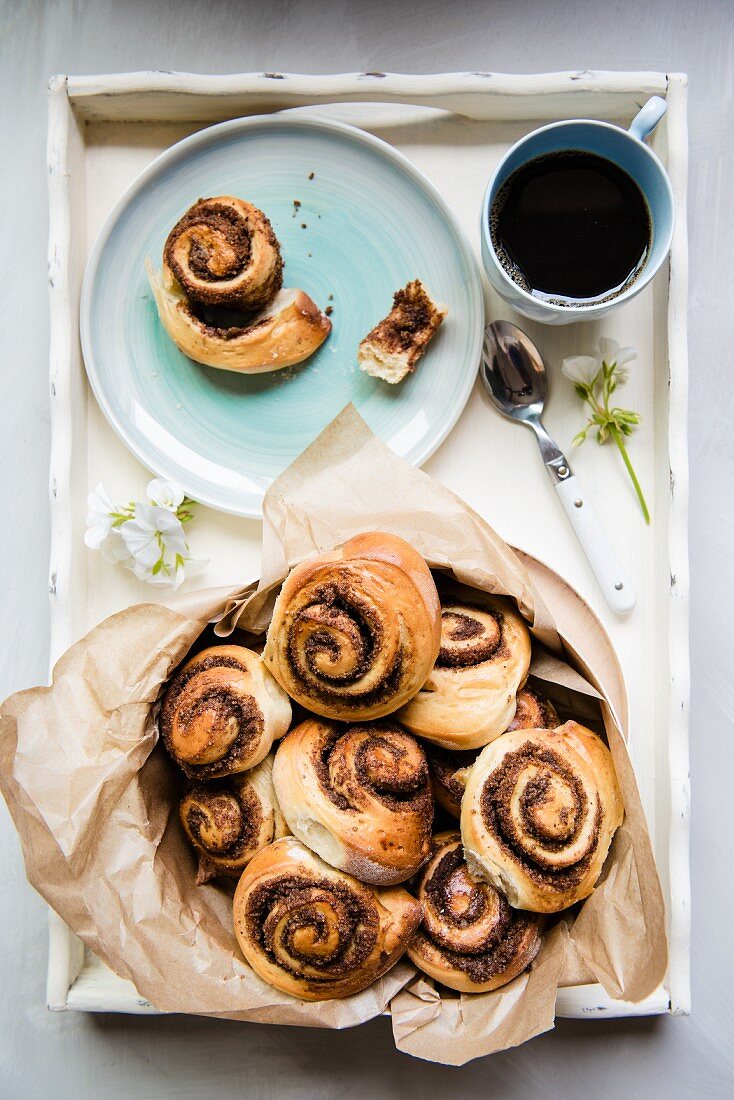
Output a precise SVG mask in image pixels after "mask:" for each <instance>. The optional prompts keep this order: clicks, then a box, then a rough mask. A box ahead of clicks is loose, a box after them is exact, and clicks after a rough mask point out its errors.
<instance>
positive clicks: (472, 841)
mask: <svg viewBox="0 0 734 1100" xmlns="http://www.w3.org/2000/svg"><path fill="white" fill-rule="evenodd" d="M623 817H624V808H623V805H622V797H621V795H620V792H619V787H618V785H617V779H616V775H615V772H614V764H613V762H612V756H611V753H610V752H609V749H608V748H607V747H606V745H605V744H604V742H603V741H602V740H601V738H600V737H597V735H596V734H595V733H592V731H591V730H588V729H586V728H585V727H584V726H580V725H579V724H578V723H577V722H566V723H564V725H562V726H559V727H558V728H557V729H555V730H515V731H513V732H512V733H506V734H505V735H504V737H500V738H498V739H497V740H496V741H493V742H492V744H491V745H487V747H486V748H485V749H484V751H483V752H482V753H481V754H480V756H479V758H478V760H477V762H476V764H475V765H474V767H473V768H472V769H471V772H470V774H469V778H468V781H467V785H466V792H465V794H464V798H463V800H462V803H461V836H462V840H463V843H464V852H465V855H466V861H467V863H468V865H469V867H470V869H471V871H472V873H473V874H476V875H478V876H479V877H481V878H483V879H486V880H487V881H488V882H491V883H492V884H493V885H494V886H496V887H497V889H498V890H500V891H501V892H502V893H504V894H505V895H506V896H507V899H508V901H509V902H510V904H511V905H512V906H514V907H515V908H517V909H530V910H532V911H533V912H536V913H556V912H558V911H559V910H561V909H566V908H567V907H568V906H569V905H573V904H574V903H575V902H577V901H581V900H582V899H583V898H585V897H588V895H589V894H590V893H591V892H592V890H593V889H594V886H595V884H596V881H597V879H598V878H599V875H600V873H601V869H602V866H603V864H604V860H605V859H606V856H607V852H608V851H609V845H610V844H611V842H612V837H613V836H614V833H615V830H616V829H617V828H618V826H619V825H621V823H622V818H623Z"/></svg>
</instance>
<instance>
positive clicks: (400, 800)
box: [273, 719, 433, 885]
mask: <svg viewBox="0 0 734 1100" xmlns="http://www.w3.org/2000/svg"><path fill="white" fill-rule="evenodd" d="M273 782H274V784H275V790H276V793H277V795H278V799H279V801H280V804H281V806H282V807H283V813H284V814H285V817H286V820H287V822H288V826H289V828H290V830H291V832H292V833H293V834H294V835H295V836H297V837H298V838H299V839H300V840H302V841H303V843H304V844H307V845H308V846H309V848H312V849H313V850H314V851H315V852H317V853H318V855H320V856H321V858H322V859H324V860H326V862H327V863H330V864H331V865H332V866H333V867H337V868H339V869H340V870H343V871H347V872H349V873H350V874H353V875H356V876H357V877H358V878H360V879H361V880H362V881H363V882H370V883H376V884H379V885H390V884H392V883H396V882H403V881H404V880H405V879H407V878H410V876H411V875H413V874H414V873H415V872H416V871H417V869H418V868H419V867H420V865H421V864H422V863H423V862H424V860H425V859H426V858H427V856H428V854H429V852H430V838H431V824H432V821H433V798H432V797H431V789H430V784H429V778H428V765H427V763H426V758H425V754H424V752H423V749H422V748H421V747H420V745H419V744H418V742H417V741H416V740H415V738H413V737H411V736H410V734H407V733H405V732H404V731H403V730H401V729H400V726H398V725H396V724H395V723H393V722H384V721H383V722H373V723H368V724H365V725H353V726H339V725H337V724H336V723H334V722H326V721H323V720H317V719H310V720H308V721H306V722H302V723H301V725H299V726H296V728H295V729H293V730H291V732H290V733H289V735H288V737H287V738H286V739H285V740H284V741H283V743H282V744H281V745H280V746H279V748H278V751H277V753H276V757H275V764H274V767H273Z"/></svg>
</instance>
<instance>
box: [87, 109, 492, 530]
mask: <svg viewBox="0 0 734 1100" xmlns="http://www.w3.org/2000/svg"><path fill="white" fill-rule="evenodd" d="M301 110H302V111H303V113H298V114H296V112H295V111H287V112H276V113H273V114H263V113H260V114H257V115H242V116H240V117H238V118H233V119H227V120H226V121H224V122H218V123H214V124H213V125H211V126H204V127H202V128H201V129H199V130H196V131H195V132H194V133H193V134H189V135H188V136H187V137H184V138H181V140H180V141H177V142H174V144H173V145H170V146H169V147H168V148H167V149H164V150H163V151H162V152H160V153H159V154H158V155H157V156H156V157H154V158H153V160H152V161H151V162H150V163H149V164H147V165H146V166H145V168H143V169H142V171H140V172H139V173H138V174H137V175H136V176H135V178H134V179H133V180H131V182H130V183H129V184H128V186H127V187H126V188H125V190H124V191H123V193H122V194H121V195H120V197H119V199H118V200H117V202H115V204H114V206H113V207H112V209H111V210H110V211H109V213H108V214H107V216H106V218H105V219H104V222H103V223H102V226H101V228H100V230H99V232H98V234H97V237H96V239H95V241H94V244H93V246H92V248H91V250H90V252H89V255H88V257H87V261H86V264H85V267H84V277H83V281H82V290H81V296H80V302H79V336H80V343H81V350H82V360H83V363H84V370H85V374H86V377H87V380H88V382H89V385H90V387H91V390H92V393H93V394H94V398H95V400H96V402H97V404H98V406H99V408H100V410H101V411H102V413H103V415H104V417H105V419H106V421H107V423H108V424H109V425H110V427H111V428H112V429H113V431H114V432H115V433H116V435H117V436H118V438H119V439H120V440H121V441H122V443H123V444H124V446H125V447H126V448H127V450H128V451H129V452H130V453H131V454H132V455H133V457H134V458H135V459H136V460H137V461H138V462H140V463H141V465H142V466H144V467H145V469H146V470H149V471H151V472H152V473H153V474H156V475H157V476H162V477H168V478H169V479H171V480H174V481H177V482H180V481H181V479H180V477H173V478H172V477H171V474H170V471H167V470H166V468H165V466H164V465H161V466H158V465H157V464H156V465H153V464H152V463H151V462H150V460H149V457H147V456H144V455H143V454H142V453H141V449H140V448H138V447H136V446H134V445H133V443H132V442H131V438H130V435H129V434H128V431H127V426H126V424H125V422H124V421H123V420H122V419H121V418H118V417H117V416H115V415H114V414H113V412H112V410H111V408H110V406H109V403H108V401H107V400H106V398H105V395H104V392H103V387H102V385H101V382H100V377H99V372H98V369H97V366H96V363H95V359H94V355H93V352H92V343H93V341H92V336H91V323H92V318H91V312H92V310H91V307H92V297H93V293H94V286H95V282H96V277H97V272H98V269H99V265H100V262H101V260H102V257H103V255H104V251H105V248H106V245H107V242H108V241H109V239H110V236H111V235H112V232H113V230H114V229H115V227H116V225H117V223H118V221H119V220H120V218H121V217H122V215H123V214H124V213H125V211H126V210H127V209H128V207H129V206H130V204H131V203H132V202H134V201H135V199H136V197H137V196H138V195H139V194H140V192H141V191H142V190H143V189H144V188H145V186H146V185H147V184H148V182H149V181H150V179H151V178H153V177H155V176H156V175H157V173H159V172H160V171H161V170H163V169H165V168H166V167H167V166H168V164H169V163H175V162H176V161H177V160H179V159H180V158H181V157H185V156H186V155H187V154H188V152H189V151H190V150H191V149H195V148H196V147H197V146H200V145H204V146H205V145H207V144H208V143H209V142H211V141H215V140H216V139H217V137H218V136H220V135H222V134H226V133H228V132H229V131H234V132H237V131H240V130H244V131H246V130H250V129H267V128H268V127H272V126H274V127H275V128H276V129H277V128H280V127H283V128H286V127H292V126H296V127H303V128H304V129H311V130H321V131H324V130H325V131H328V132H332V133H336V134H341V135H343V136H345V137H348V138H350V139H351V140H352V141H356V142H358V143H359V144H362V145H365V146H367V147H369V148H371V149H373V150H376V151H377V153H378V154H379V155H381V156H382V157H384V158H385V159H387V160H389V161H392V162H393V163H394V164H397V165H398V167H399V168H401V170H402V171H403V172H405V173H406V174H407V175H408V176H409V177H410V178H411V179H412V181H413V182H414V183H415V184H417V185H418V186H419V187H420V188H422V190H423V191H424V192H425V193H426V194H427V195H428V196H429V198H431V199H432V201H433V202H434V203H435V204H436V205H437V207H438V208H439V211H440V213H441V215H442V216H443V217H444V218H445V219H446V221H447V222H448V223H449V225H450V227H451V230H452V232H453V234H454V236H455V238H456V240H457V244H458V247H459V251H460V252H461V254H462V255H463V257H464V259H465V261H466V263H467V268H468V270H469V272H470V274H471V278H470V280H469V283H468V285H467V287H466V292H467V294H468V296H469V298H470V305H471V306H472V307H473V309H474V310H475V311H476V313H477V314H478V316H479V318H480V321H481V323H480V325H479V326H478V327H477V331H476V333H475V336H474V341H473V344H472V345H471V352H470V355H469V356H468V357H467V358H468V360H469V362H474V363H475V366H474V368H473V369H470V368H469V367H467V369H466V371H465V372H463V374H462V376H461V377H463V379H464V381H463V383H462V385H461V386H460V387H457V391H458V398H457V401H456V403H455V407H454V410H453V411H452V413H451V414H450V415H449V416H448V417H446V419H445V420H444V421H443V422H442V424H441V426H440V428H439V430H438V431H437V432H436V433H435V435H434V436H432V437H431V438H430V441H429V442H428V444H427V445H425V446H423V447H422V448H421V449H420V450H419V451H418V453H417V456H416V457H415V458H413V459H409V458H407V457H406V456H401V457H403V458H405V461H406V462H409V463H410V465H412V466H415V467H417V468H419V469H420V468H421V467H422V466H423V465H424V463H425V462H427V461H428V459H429V458H430V457H431V455H433V454H434V453H435V452H436V451H437V450H438V448H439V447H440V446H441V444H442V443H443V442H444V441H445V440H446V438H447V436H448V435H449V433H450V432H451V431H452V429H453V428H454V426H455V425H456V423H457V421H458V420H459V417H460V416H461V414H462V413H463V411H464V409H465V408H466V404H467V402H468V400H469V397H470V396H471V392H472V389H473V387H474V382H475V381H476V377H477V373H478V370H479V365H480V361H481V348H482V340H483V334H484V322H485V320H486V316H485V301H484V288H483V282H482V275H481V271H480V269H479V264H478V261H477V258H476V256H475V255H474V251H473V249H472V246H471V243H470V241H469V238H468V236H467V234H466V232H465V230H464V229H463V228H462V226H461V225H460V224H459V222H458V220H457V219H456V217H455V215H454V213H453V211H452V210H451V208H450V206H449V204H448V202H447V201H446V199H445V198H444V197H443V195H442V194H441V192H440V191H439V190H438V188H437V187H436V185H435V184H434V183H433V182H432V180H430V179H429V177H428V176H427V175H426V174H425V172H423V171H422V170H421V169H420V168H418V167H417V165H415V164H413V162H412V161H411V160H410V159H409V158H408V157H407V156H406V155H405V154H404V153H402V152H401V151H400V150H399V149H397V148H396V147H395V146H394V145H391V144H390V142H388V141H385V140H384V139H383V138H380V137H377V135H376V134H372V133H370V132H369V131H368V130H363V129H361V128H360V127H359V126H354V125H351V124H350V123H347V122H341V121H338V120H336V119H330V118H325V117H323V116H320V115H317V114H309V113H308V109H301ZM387 445H388V446H389V444H387ZM296 457H298V456H294V458H293V459H292V460H291V461H295V458H296ZM288 465H290V462H289V463H288ZM285 469H287V466H286V467H285ZM281 472H282V471H281ZM273 480H274V479H273ZM271 484H272V482H271ZM183 488H184V489H185V488H186V486H183ZM265 492H267V488H266V489H265V490H264V492H263V494H262V496H260V497H258V498H257V499H256V500H255V501H254V503H253V504H249V503H247V502H245V503H244V504H243V506H241V507H229V506H227V505H225V504H222V503H221V502H219V501H217V500H216V499H215V498H216V494H212V496H209V497H206V496H204V495H202V494H201V493H197V494H195V497H196V500H197V502H198V503H200V504H202V505H203V506H204V507H207V508H212V509H214V510H215V511H219V512H223V513H225V514H229V515H236V516H242V517H243V518H247V519H261V518H262V502H263V500H264V497H265Z"/></svg>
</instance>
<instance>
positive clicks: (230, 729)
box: [159, 645, 291, 780]
mask: <svg viewBox="0 0 734 1100" xmlns="http://www.w3.org/2000/svg"><path fill="white" fill-rule="evenodd" d="M290 721H291V704H290V700H289V699H288V696H287V695H286V693H285V692H284V691H283V689H282V688H281V687H280V686H279V685H278V683H277V682H276V681H275V680H274V679H273V677H272V676H271V675H270V673H269V672H268V670H267V669H266V668H265V666H264V665H263V663H262V661H261V660H260V658H259V657H258V655H257V653H253V651H252V650H251V649H245V648H244V647H243V646H236V645H223V646H213V647H212V648H211V649H204V650H202V651H201V653H197V654H196V656H195V657H192V658H191V660H190V661H187V662H186V664H185V665H184V666H183V668H181V670H180V671H179V672H178V673H177V674H176V676H175V677H174V678H173V680H171V682H170V684H169V685H168V688H167V689H166V692H165V695H164V696H163V701H162V703H161V711H160V718H159V725H160V731H161V736H162V738H163V744H164V745H165V747H166V749H167V750H168V752H169V754H170V756H171V757H172V759H173V760H174V761H175V762H176V763H177V764H178V765H179V767H180V768H181V769H182V771H183V772H184V774H185V775H186V776H187V777H188V778H189V779H195V780H207V779H216V778H219V777H220V776H224V775H230V774H231V773H232V772H243V771H246V770H247V769H248V768H253V767H254V766H255V764H259V763H260V761H261V760H263V759H264V758H265V757H266V756H267V754H268V753H269V752H270V748H271V746H272V744H273V741H275V740H277V739H278V738H279V737H282V736H283V734H284V733H285V732H286V730H287V729H288V726H289V725H290Z"/></svg>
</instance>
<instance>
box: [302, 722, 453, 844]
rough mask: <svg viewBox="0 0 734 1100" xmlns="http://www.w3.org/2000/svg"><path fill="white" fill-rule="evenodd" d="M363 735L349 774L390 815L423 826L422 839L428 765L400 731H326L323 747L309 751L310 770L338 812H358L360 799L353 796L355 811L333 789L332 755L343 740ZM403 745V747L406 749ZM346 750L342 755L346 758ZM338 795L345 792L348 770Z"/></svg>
mask: <svg viewBox="0 0 734 1100" xmlns="http://www.w3.org/2000/svg"><path fill="white" fill-rule="evenodd" d="M365 730H366V731H368V732H369V733H370V736H369V738H368V739H367V740H361V741H358V742H357V747H356V749H355V750H354V760H353V768H354V773H355V775H356V778H357V781H358V782H359V783H361V784H362V786H363V787H364V788H365V789H366V790H369V791H371V792H372V794H373V795H374V796H375V797H376V798H379V800H380V801H381V802H382V803H383V804H384V805H385V806H386V807H387V808H388V809H390V810H393V811H395V812H400V813H404V814H410V815H411V816H415V817H417V818H418V819H419V820H422V821H423V822H424V824H425V830H426V834H427V833H428V831H429V830H430V826H431V822H432V820H433V800H432V798H431V791H430V786H429V773H428V763H427V761H426V758H425V754H424V752H423V749H422V748H421V747H420V745H419V744H418V742H416V741H413V742H412V743H410V742H411V741H412V739H410V741H409V735H408V734H406V733H405V732H404V731H403V730H401V729H400V727H399V726H394V727H391V726H390V725H389V724H386V723H381V724H380V726H376V727H372V728H371V727H369V726H346V727H341V728H339V729H336V730H333V731H330V732H329V733H328V734H327V736H326V738H325V741H324V742H322V743H321V745H320V746H319V747H317V748H316V749H315V750H314V755H313V766H314V770H315V772H316V775H317V777H318V780H319V783H320V785H321V788H322V790H323V791H324V792H325V793H326V794H327V795H328V797H329V798H330V800H331V801H332V802H333V803H334V805H336V806H338V807H339V809H340V810H345V811H350V810H358V809H359V804H360V802H361V799H360V798H359V796H358V794H356V795H355V805H353V804H352V803H351V802H350V801H349V799H348V798H347V797H346V796H345V795H344V794H343V793H341V791H338V790H335V789H334V786H333V779H332V773H333V760H332V757H333V754H334V750H335V748H336V747H337V744H339V742H341V741H342V739H343V738H350V736H351V735H353V734H359V733H360V732H362V731H365ZM406 742H407V744H406ZM349 751H350V749H349V746H347V752H349ZM343 779H344V782H343V784H340V785H341V786H342V787H343V789H344V788H347V787H348V775H347V767H345V769H344V776H343Z"/></svg>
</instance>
